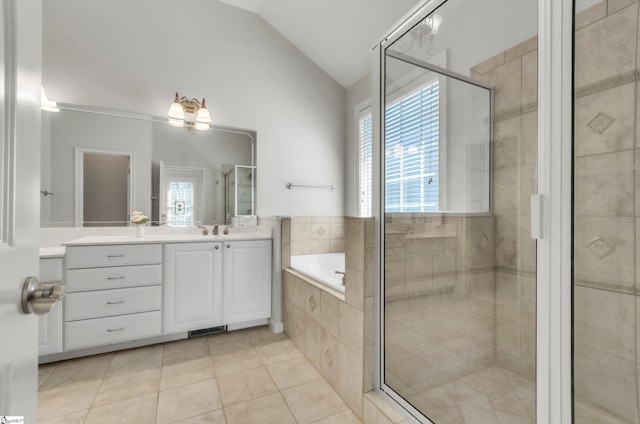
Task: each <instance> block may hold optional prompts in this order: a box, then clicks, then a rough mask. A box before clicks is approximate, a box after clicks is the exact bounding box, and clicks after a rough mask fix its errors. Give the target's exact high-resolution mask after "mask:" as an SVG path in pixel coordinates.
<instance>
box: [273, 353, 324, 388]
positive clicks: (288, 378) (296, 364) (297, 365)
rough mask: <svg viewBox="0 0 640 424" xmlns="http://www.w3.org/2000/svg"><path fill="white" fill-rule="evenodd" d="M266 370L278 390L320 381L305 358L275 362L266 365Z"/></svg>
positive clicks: (319, 376) (318, 375) (313, 368)
mask: <svg viewBox="0 0 640 424" xmlns="http://www.w3.org/2000/svg"><path fill="white" fill-rule="evenodd" d="M267 369H268V370H269V373H270V374H271V377H273V380H274V381H275V382H276V385H277V386H278V389H280V390H286V389H289V388H291V387H295V386H300V385H302V384H306V383H310V382H312V381H316V380H321V379H322V376H321V375H320V373H319V372H318V370H317V369H316V368H315V367H314V366H313V365H312V364H311V362H309V361H308V360H307V358H305V357H300V358H294V359H289V360H288V361H282V362H277V363H275V364H271V365H268V366H267Z"/></svg>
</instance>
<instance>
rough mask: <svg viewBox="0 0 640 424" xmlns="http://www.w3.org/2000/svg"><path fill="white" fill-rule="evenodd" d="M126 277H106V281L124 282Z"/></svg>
mask: <svg viewBox="0 0 640 424" xmlns="http://www.w3.org/2000/svg"><path fill="white" fill-rule="evenodd" d="M125 278H126V277H125V276H124V275H121V276H119V277H107V280H124V279H125Z"/></svg>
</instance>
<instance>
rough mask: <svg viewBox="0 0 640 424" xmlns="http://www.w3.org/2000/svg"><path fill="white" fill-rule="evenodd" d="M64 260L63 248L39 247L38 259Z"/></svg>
mask: <svg viewBox="0 0 640 424" xmlns="http://www.w3.org/2000/svg"><path fill="white" fill-rule="evenodd" d="M50 258H64V246H56V247H41V248H40V259H50Z"/></svg>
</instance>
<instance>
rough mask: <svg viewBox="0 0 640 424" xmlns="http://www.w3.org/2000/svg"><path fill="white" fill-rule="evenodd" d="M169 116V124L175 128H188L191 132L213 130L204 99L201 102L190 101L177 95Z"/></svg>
mask: <svg viewBox="0 0 640 424" xmlns="http://www.w3.org/2000/svg"><path fill="white" fill-rule="evenodd" d="M167 115H169V124H171V125H173V126H175V127H187V128H188V129H189V130H190V131H191V130H193V129H196V130H208V129H209V128H211V122H212V121H211V115H210V114H209V111H208V110H207V106H206V104H205V100H204V97H203V98H202V102H200V101H199V100H198V99H191V100H189V99H188V98H186V97H185V96H182V97H180V95H179V94H178V93H176V97H175V99H174V100H173V103H171V107H170V108H169V112H168V113H167Z"/></svg>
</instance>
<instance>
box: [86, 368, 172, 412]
mask: <svg viewBox="0 0 640 424" xmlns="http://www.w3.org/2000/svg"><path fill="white" fill-rule="evenodd" d="M159 384H160V369H159V368H155V369H151V370H146V371H139V372H134V373H129V374H123V375H114V376H113V377H107V378H105V379H104V381H103V382H102V385H101V386H100V390H98V394H97V396H96V398H95V399H94V401H93V404H92V406H93V407H94V408H95V407H97V406H101V405H106V404H109V403H114V402H121V401H123V400H127V399H132V398H137V397H140V396H145V395H149V394H155V393H158V386H159Z"/></svg>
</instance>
